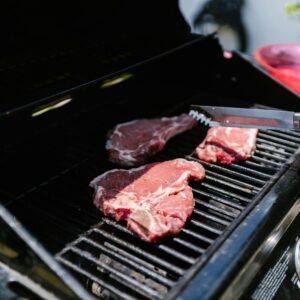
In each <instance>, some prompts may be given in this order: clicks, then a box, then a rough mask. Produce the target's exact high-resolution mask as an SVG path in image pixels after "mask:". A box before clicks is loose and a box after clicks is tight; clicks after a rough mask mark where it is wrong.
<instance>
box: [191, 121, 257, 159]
mask: <svg viewBox="0 0 300 300" xmlns="http://www.w3.org/2000/svg"><path fill="white" fill-rule="evenodd" d="M257 133H258V129H254V128H236V127H212V128H210V129H209V130H208V132H207V135H206V137H205V139H204V141H203V142H202V143H201V144H200V145H199V146H198V147H197V148H196V154H197V155H198V157H199V158H200V159H201V160H203V161H207V162H212V163H214V162H220V163H223V164H230V163H233V162H235V161H241V160H246V159H248V158H250V157H251V156H252V155H253V153H254V152H255V149H256V136H257Z"/></svg>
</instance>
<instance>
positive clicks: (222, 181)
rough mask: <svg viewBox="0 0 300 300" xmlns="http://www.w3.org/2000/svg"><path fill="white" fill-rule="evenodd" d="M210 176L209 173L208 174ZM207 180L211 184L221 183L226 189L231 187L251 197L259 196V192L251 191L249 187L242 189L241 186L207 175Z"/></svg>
mask: <svg viewBox="0 0 300 300" xmlns="http://www.w3.org/2000/svg"><path fill="white" fill-rule="evenodd" d="M208 174H209V173H208ZM205 178H206V179H207V180H208V181H210V182H213V183H215V184H216V183H217V184H218V183H219V184H221V185H223V186H226V187H229V188H232V189H234V190H237V191H239V192H242V193H246V194H249V195H250V196H252V195H255V194H257V191H254V189H249V188H248V187H247V188H245V187H241V186H239V185H236V184H234V183H230V182H228V181H229V180H228V181H227V180H222V179H219V178H215V177H214V176H210V175H206V176H205Z"/></svg>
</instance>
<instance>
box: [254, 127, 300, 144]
mask: <svg viewBox="0 0 300 300" xmlns="http://www.w3.org/2000/svg"><path fill="white" fill-rule="evenodd" d="M260 132H261V133H264V134H267V135H269V136H274V137H278V138H283V139H284V140H290V141H292V142H296V143H300V137H298V138H297V137H293V136H291V134H290V132H289V133H288V134H286V133H283V132H276V131H272V130H263V129H261V130H260Z"/></svg>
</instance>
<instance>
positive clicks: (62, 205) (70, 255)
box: [0, 36, 300, 299]
mask: <svg viewBox="0 0 300 300" xmlns="http://www.w3.org/2000/svg"><path fill="white" fill-rule="evenodd" d="M95 44H96V43H95ZM97 47H98V45H97ZM97 47H96V48H95V47H92V46H91V48H90V50H89V51H90V52H89V53H94V54H95V52H94V51H95V49H98V48H97ZM141 48H142V47H141ZM162 48H163V49H162ZM102 49H103V48H102ZM119 50H120V51H119ZM121 50H122V48H120V49H118V48H117V50H116V54H115V55H111V58H110V59H111V61H113V62H114V68H112V69H111V71H114V72H110V71H109V66H110V62H109V61H108V60H106V59H103V58H102V59H101V60H100V59H99V58H98V60H99V61H100V63H99V65H97V66H99V67H101V64H103V60H106V62H105V63H104V65H105V66H106V69H105V70H106V71H105V72H106V74H101V75H103V76H101V77H99V76H98V77H95V74H96V72H97V70H96V69H95V66H94V65H92V64H89V63H88V62H87V65H85V66H84V67H83V68H84V70H85V71H86V73H84V75H82V76H81V77H80V76H75V75H76V72H74V65H73V63H74V61H75V60H76V59H78V55H75V59H74V56H73V55H68V54H64V55H66V58H64V59H63V58H62V60H61V64H62V66H63V68H62V69H64V68H67V69H68V66H70V65H71V66H72V68H73V70H72V71H70V72H69V73H68V72H66V71H65V69H64V74H65V75H64V76H63V75H62V76H59V75H58V74H56V73H55V72H56V71H57V70H59V67H57V69H55V68H52V67H51V68H50V69H51V70H52V71H53V70H54V71H53V72H54V73H55V74H54V73H51V74H54V75H55V76H54V77H51V78H52V79H51V80H50V77H49V79H47V72H46V71H45V75H46V76H45V78H46V79H45V80H43V81H41V82H39V83H36V81H35V80H34V79H32V78H27V79H26V80H27V81H28V82H27V83H28V85H26V86H25V85H24V86H22V87H20V90H19V91H12V93H11V94H9V93H8V97H10V98H8V99H11V100H10V101H11V102H9V101H7V102H6V103H5V106H4V107H5V109H4V110H3V113H2V114H1V119H0V122H1V136H2V146H1V159H0V165H1V173H2V179H1V184H0V196H1V203H2V204H1V206H0V216H1V234H0V237H1V239H0V284H1V287H2V288H1V291H0V298H1V299H15V298H16V299H18V298H21V297H24V298H26V297H27V298H29V299H40V298H46V299H94V298H96V299H97V298H100V299H102V298H104V299H200V298H201V299H217V298H221V299H239V298H241V299H250V298H251V297H252V299H273V298H272V297H273V296H275V297H277V298H278V297H281V298H278V299H296V298H295V297H296V296H297V295H299V294H300V290H299V287H300V283H299V282H300V277H299V276H300V274H299V270H298V274H297V269H296V266H297V257H296V256H295V252H297V249H298V248H299V247H300V246H299V243H298V246H296V243H297V242H298V240H299V237H300V236H299V230H298V228H299V225H300V224H299V222H300V217H299V210H300V202H299V200H298V198H299V194H300V190H299V183H300V179H299V178H300V177H299V175H300V174H299V173H300V156H299V146H300V132H298V131H279V130H272V131H271V130H260V132H259V134H258V139H257V150H256V152H255V154H254V156H253V157H252V158H251V159H250V160H248V161H245V162H241V163H233V164H231V165H229V166H224V165H218V164H209V163H205V162H202V161H199V160H198V159H197V157H196V156H195V155H194V153H193V151H194V149H195V147H196V146H197V145H198V144H199V143H200V142H201V141H202V140H203V138H204V137H205V135H206V132H207V129H208V128H207V127H206V126H204V125H202V124H199V125H198V126H197V127H196V128H194V129H193V130H191V131H189V132H185V133H183V134H180V135H178V136H176V137H174V138H173V139H172V140H170V141H169V143H168V144H167V146H166V148H165V149H164V150H163V151H162V152H160V153H158V154H157V155H156V156H155V157H153V159H152V161H164V160H168V159H172V158H178V157H183V158H186V159H188V160H196V161H199V162H200V163H201V164H202V165H203V166H204V167H205V169H206V174H207V176H206V178H205V180H204V181H203V182H201V183H195V182H192V183H191V185H192V188H193V192H194V196H195V209H194V213H193V215H192V217H191V218H190V220H189V221H188V223H187V224H186V226H185V227H184V228H183V230H182V231H181V233H180V234H178V235H177V236H174V237H169V238H166V239H165V240H163V241H162V242H159V243H155V244H149V243H146V242H144V241H142V240H140V239H139V238H138V237H137V236H136V235H135V234H133V233H132V232H131V231H129V230H128V229H127V228H126V224H125V223H122V222H116V221H114V220H113V219H112V218H109V217H104V216H103V215H102V213H101V212H100V211H99V210H97V209H96V208H95V207H94V206H93V203H92V199H93V191H92V189H91V188H89V182H90V180H91V179H93V178H94V177H95V176H97V175H99V174H101V173H103V172H105V171H106V170H109V169H112V168H115V167H116V166H115V165H113V164H112V163H110V162H109V161H108V159H107V154H106V152H105V148H104V145H105V139H106V133H107V131H108V130H109V129H111V128H112V127H113V126H114V125H115V124H118V123H121V122H125V121H129V120H132V119H136V118H145V117H158V116H172V115H176V114H179V113H182V112H187V111H188V109H189V106H190V104H209V105H222V106H225V105H231V106H238V107H253V106H258V107H275V108H276V107H278V108H284V109H291V110H298V111H300V102H299V101H298V100H299V99H298V97H297V96H296V95H295V94H293V93H292V92H290V91H289V90H287V89H286V88H284V87H283V86H281V85H280V84H278V83H277V82H275V81H273V80H272V79H271V78H269V77H268V76H267V75H266V74H265V73H264V72H263V71H261V70H259V69H258V68H257V67H256V66H254V65H253V64H252V63H251V62H249V61H248V59H247V58H245V57H243V56H242V55H240V54H238V53H236V54H234V55H233V58H232V59H226V58H224V56H223V50H222V48H221V47H220V45H219V43H218V40H217V39H216V37H214V36H208V37H195V36H189V37H186V36H185V37H184V38H181V39H177V40H176V41H175V39H174V40H172V42H170V43H169V44H168V43H167V42H165V44H164V46H161V49H160V50H159V51H158V50H157V49H156V50H153V49H148V51H147V55H146V54H145V53H146V52H144V53H143V54H144V55H145V57H141V56H137V55H133V57H132V58H131V59H130V60H129V59H128V60H127V58H128V57H127V58H126V55H125V54H123V53H122V51H121ZM78 51H79V49H78ZM86 51H87V50H86ZM140 51H142V50H140ZM104 52H105V51H104ZM124 53H125V52H124ZM128 53H129V52H128ZM64 55H63V54H61V57H63V56H64ZM101 55H102V56H103V55H104V54H103V52H101ZM128 55H129V54H128ZM139 55H141V52H139ZM129 56H130V55H129ZM70 57H71V59H74V60H73V61H72V60H71V62H70V61H67V60H66V59H67V58H70ZM89 59H90V61H91V63H92V62H93V58H89ZM37 60H38V58H37ZM44 61H45V63H44V66H47V65H48V64H50V65H51V59H50V58H47V59H46V58H45V59H44ZM67 62H68V63H67ZM27 63H28V64H29V65H30V66H29V67H28V70H34V69H32V66H31V64H32V63H33V64H35V63H36V62H27ZM126 63H127V65H126ZM97 64H98V63H97ZM35 68H36V69H37V68H38V64H37V65H36V66H35ZM89 68H91V71H90V72H89ZM15 69H16V70H11V68H10V67H9V66H6V69H3V70H2V71H3V72H4V74H9V76H11V78H14V74H15V73H17V72H19V73H18V74H21V73H22V72H24V71H22V70H25V69H22V68H21V67H20V66H15ZM8 70H10V71H8ZM102 70H104V69H102ZM39 71H41V69H39ZM5 72H8V73H5ZM99 72H100V71H99ZM74 74H75V75H74ZM99 74H100V73H99ZM7 76H8V75H7ZM7 78H9V77H7ZM55 78H56V79H55ZM31 79H32V81H30V80H31ZM47 80H48V81H47ZM49 80H50V81H49ZM11 82H12V81H11V80H10V84H11ZM34 82H35V85H34V84H32V83H34ZM30 84H31V85H30ZM72 84H73V85H72ZM62 86H64V88H62ZM12 87H13V86H12ZM33 91H34V92H33ZM20 92H23V93H24V95H26V97H27V98H26V99H28V102H26V103H25V102H24V103H23V102H22V101H25V99H23V100H22V99H20V98H19V97H20ZM16 99H18V101H19V102H13V100H16ZM297 101H298V102H297ZM11 103H17V105H15V107H9V105H10V104H11ZM297 247H298V248H297ZM299 250H300V249H298V251H299ZM298 259H299V257H298ZM298 267H299V266H298ZM272 293H273V294H274V295H273V294H272ZM268 297H269V298H268ZM287 297H290V298H287ZM277 298H276V299H277Z"/></svg>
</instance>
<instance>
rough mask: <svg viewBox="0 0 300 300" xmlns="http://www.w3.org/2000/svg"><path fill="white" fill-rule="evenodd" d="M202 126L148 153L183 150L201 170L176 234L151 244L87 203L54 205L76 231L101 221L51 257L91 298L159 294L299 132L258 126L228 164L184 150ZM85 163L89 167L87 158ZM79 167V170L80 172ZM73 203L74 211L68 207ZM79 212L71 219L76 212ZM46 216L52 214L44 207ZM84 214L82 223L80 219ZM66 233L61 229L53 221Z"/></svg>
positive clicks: (227, 221)
mask: <svg viewBox="0 0 300 300" xmlns="http://www.w3.org/2000/svg"><path fill="white" fill-rule="evenodd" d="M204 134H205V130H204V129H203V128H196V129H195V130H192V131H190V132H188V133H185V134H182V135H180V136H178V137H176V138H174V139H172V140H171V141H170V142H169V144H168V146H167V147H166V149H165V150H164V151H163V152H162V153H160V154H158V155H157V156H156V157H155V160H158V161H162V160H166V159H172V158H175V157H185V158H187V159H189V160H195V161H199V162H200V163H202V164H203V166H204V167H205V169H206V173H207V176H206V178H205V180H204V181H203V182H202V183H196V182H193V183H191V186H192V188H193V192H194V196H195V209H194V213H193V215H192V217H191V219H190V221H189V222H188V223H187V224H186V226H185V227H184V229H183V230H182V231H181V233H180V234H179V235H178V236H176V237H172V238H168V239H166V240H165V241H163V242H162V243H159V244H149V243H146V242H143V241H141V240H140V239H139V238H138V237H136V236H135V234H133V233H132V232H131V231H129V230H128V229H127V228H126V225H125V223H122V222H118V223H117V222H115V221H114V220H112V219H110V218H107V217H102V218H101V217H100V213H99V212H98V211H97V210H95V209H93V210H91V209H89V208H87V209H85V208H83V207H82V206H80V205H78V206H76V204H72V203H68V202H66V201H65V202H64V205H65V207H66V210H70V209H71V210H72V212H71V213H70V214H66V212H64V211H61V209H60V211H56V212H55V215H56V217H57V219H58V220H55V222H57V221H60V222H62V220H64V219H65V218H71V217H72V218H73V219H72V220H69V221H70V222H73V223H75V224H77V223H78V224H77V225H78V227H77V228H79V229H78V231H81V232H82V230H83V229H85V228H87V227H89V224H90V223H89V222H90V221H91V220H95V223H96V222H97V221H99V218H101V222H100V223H98V224H97V225H95V226H94V227H92V228H91V229H88V230H87V231H86V232H85V234H83V235H80V236H79V238H77V239H75V240H74V241H73V242H71V243H69V244H68V245H67V246H66V247H65V248H63V250H62V251H60V252H59V253H58V254H57V255H56V258H57V260H59V261H60V262H61V263H62V264H63V265H65V266H66V267H67V268H69V269H70V270H71V272H72V273H74V274H75V275H76V276H77V277H79V279H80V280H81V281H82V282H83V284H85V285H86V286H87V289H88V290H90V291H92V293H93V294H94V295H96V296H99V297H111V298H113V299H114V298H122V299H164V298H165V297H166V295H167V293H168V291H170V289H172V287H174V286H175V285H176V284H177V283H178V282H179V280H189V278H190V277H189V276H187V274H190V276H192V273H191V272H188V270H189V269H191V268H192V266H193V265H194V264H195V263H196V262H197V261H198V260H199V259H200V257H202V256H203V255H204V254H207V253H209V251H211V252H212V251H213V249H212V248H213V247H212V246H213V245H216V244H217V243H220V242H221V240H222V238H225V237H226V234H229V232H230V228H232V227H233V226H231V224H232V222H233V221H234V220H237V219H238V218H239V216H240V214H241V212H242V211H243V210H244V209H245V208H246V207H248V205H250V204H253V203H254V200H258V199H259V197H260V196H262V195H263V192H264V190H267V188H268V186H269V185H270V184H271V183H272V180H271V179H273V178H276V176H279V173H280V170H281V169H282V166H283V164H284V163H286V162H287V161H288V160H289V158H291V157H292V156H293V154H294V153H295V152H296V150H297V149H298V147H299V145H300V133H299V132H289V131H265V130H261V131H260V132H259V134H258V139H257V151H256V152H255V154H254V156H253V157H252V158H251V159H250V160H248V161H246V162H242V163H234V164H231V165H229V166H224V165H215V164H209V163H206V162H202V161H200V160H199V159H198V158H197V157H196V156H195V154H194V153H193V152H192V151H193V149H194V148H195V145H197V144H198V143H199V141H200V140H201V136H204ZM87 168H92V167H91V165H88V167H87ZM83 172H84V171H83ZM73 210H74V211H73ZM76 211H77V215H78V211H79V212H80V218H78V219H77V218H76V213H75V212H76ZM49 215H50V216H49V217H53V213H52V212H49ZM85 217H87V219H88V220H89V222H88V221H87V222H86V223H84V219H85ZM61 228H62V229H63V231H64V232H66V233H67V231H68V230H67V228H64V227H61ZM73 234H74V232H73Z"/></svg>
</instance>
